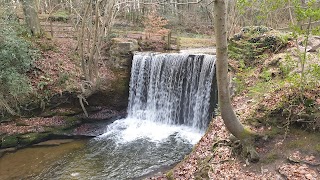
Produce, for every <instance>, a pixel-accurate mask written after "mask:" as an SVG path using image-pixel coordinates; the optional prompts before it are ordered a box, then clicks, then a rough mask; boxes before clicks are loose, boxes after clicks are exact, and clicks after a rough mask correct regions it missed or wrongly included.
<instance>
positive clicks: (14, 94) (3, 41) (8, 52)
mask: <svg viewBox="0 0 320 180" xmlns="http://www.w3.org/2000/svg"><path fill="white" fill-rule="evenodd" d="M15 27H16V25H11V24H8V23H7V24H6V26H1V27H0V59H1V61H0V84H1V86H0V110H7V111H9V112H10V113H11V114H13V110H12V109H11V108H10V106H11V107H12V106H14V105H16V104H17V102H19V100H21V99H23V97H25V96H26V95H27V94H28V93H29V92H30V91H31V87H30V85H29V82H28V79H27V77H26V74H25V73H26V72H27V71H28V70H29V69H30V66H31V64H32V62H33V61H34V60H35V59H36V57H37V54H38V53H37V51H36V50H35V49H33V48H32V46H31V43H30V42H28V41H27V40H25V39H23V38H22V37H20V35H21V33H23V32H22V31H21V29H16V28H15Z"/></svg>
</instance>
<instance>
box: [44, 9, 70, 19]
mask: <svg viewBox="0 0 320 180" xmlns="http://www.w3.org/2000/svg"><path fill="white" fill-rule="evenodd" d="M69 19H70V14H69V13H68V12H67V11H57V12H55V13H53V14H52V15H51V16H50V17H49V20H51V21H61V22H68V20H69Z"/></svg>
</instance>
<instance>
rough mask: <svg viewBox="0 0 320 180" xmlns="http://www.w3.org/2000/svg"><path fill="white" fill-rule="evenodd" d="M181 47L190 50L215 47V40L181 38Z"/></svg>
mask: <svg viewBox="0 0 320 180" xmlns="http://www.w3.org/2000/svg"><path fill="white" fill-rule="evenodd" d="M179 39H180V46H181V47H188V48H200V47H212V46H215V42H214V40H213V39H208V38H206V39H204V38H189V37H180V38H179Z"/></svg>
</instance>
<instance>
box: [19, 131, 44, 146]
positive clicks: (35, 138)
mask: <svg viewBox="0 0 320 180" xmlns="http://www.w3.org/2000/svg"><path fill="white" fill-rule="evenodd" d="M46 137H48V134H47V133H28V134H24V135H21V136H19V144H20V145H30V144H34V143H38V142H41V141H42V140H44V139H45V138H46Z"/></svg>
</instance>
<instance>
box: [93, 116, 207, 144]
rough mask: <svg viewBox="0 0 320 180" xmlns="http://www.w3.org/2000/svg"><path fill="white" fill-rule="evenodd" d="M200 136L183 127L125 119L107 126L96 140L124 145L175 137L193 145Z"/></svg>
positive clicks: (196, 132)
mask: <svg viewBox="0 0 320 180" xmlns="http://www.w3.org/2000/svg"><path fill="white" fill-rule="evenodd" d="M202 135H203V132H200V131H199V130H197V129H193V128H191V127H187V126H183V125H168V124H162V123H157V122H153V121H148V120H141V119H133V118H126V119H120V120H117V121H115V122H114V123H112V124H110V125H108V127H107V128H106V133H104V134H102V135H100V136H99V137H98V138H101V139H105V138H107V139H113V140H115V141H116V143H120V144H125V143H128V142H132V141H135V140H138V139H147V140H148V141H151V142H163V141H166V140H167V139H168V138H169V137H170V136H175V138H177V139H180V140H183V141H186V142H187V143H190V144H195V143H197V142H198V141H199V140H200V138H201V136H202Z"/></svg>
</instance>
